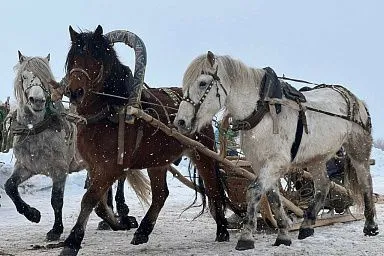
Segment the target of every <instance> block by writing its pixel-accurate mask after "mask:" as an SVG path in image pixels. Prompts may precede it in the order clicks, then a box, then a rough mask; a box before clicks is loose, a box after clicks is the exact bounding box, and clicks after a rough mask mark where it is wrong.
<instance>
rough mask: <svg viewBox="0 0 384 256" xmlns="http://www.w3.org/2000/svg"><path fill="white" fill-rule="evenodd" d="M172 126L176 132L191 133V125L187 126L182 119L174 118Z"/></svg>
mask: <svg viewBox="0 0 384 256" xmlns="http://www.w3.org/2000/svg"><path fill="white" fill-rule="evenodd" d="M173 124H174V125H175V126H176V128H177V130H178V131H179V132H180V133H182V134H190V133H191V132H192V125H191V124H188V123H187V122H186V121H185V120H184V119H182V118H176V119H175V121H174V122H173Z"/></svg>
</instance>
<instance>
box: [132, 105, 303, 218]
mask: <svg viewBox="0 0 384 256" xmlns="http://www.w3.org/2000/svg"><path fill="white" fill-rule="evenodd" d="M127 113H128V114H130V115H134V116H136V117H138V118H140V119H142V120H144V121H146V122H147V123H149V124H150V125H152V126H154V127H156V128H159V129H160V130H162V131H163V132H164V133H165V134H167V135H168V136H171V137H174V138H175V139H177V140H178V141H179V142H180V143H182V144H184V145H186V146H188V147H190V148H193V149H196V150H198V151H199V152H201V153H203V154H205V155H207V156H209V157H211V158H214V159H215V160H217V161H219V162H221V163H223V164H224V165H225V166H228V167H229V168H231V169H232V170H233V171H235V172H236V173H237V174H238V175H241V176H243V177H245V178H247V179H249V180H252V181H253V180H255V179H256V175H255V174H253V173H251V172H249V171H247V170H246V169H244V168H241V167H240V166H236V165H234V164H233V163H232V162H231V161H229V160H228V159H226V158H225V157H223V156H220V155H219V154H217V153H216V152H214V151H212V150H209V149H208V148H207V147H206V146H204V145H203V144H201V143H200V142H198V141H195V140H193V139H191V138H189V137H187V136H185V135H183V134H181V133H179V132H178V131H177V130H176V129H175V128H170V127H168V126H167V125H165V124H164V123H162V122H160V121H159V120H157V119H156V118H154V117H153V116H150V115H148V114H147V113H145V112H144V111H142V110H141V109H138V108H134V107H132V106H128V107H127ZM280 198H281V200H282V202H283V203H284V205H285V207H287V208H288V209H289V210H291V211H292V212H294V213H295V214H296V215H297V216H299V217H302V216H303V215H304V212H303V210H301V209H300V208H299V207H297V206H296V205H295V204H294V203H292V202H291V201H289V200H288V199H287V198H285V197H284V196H283V195H280Z"/></svg>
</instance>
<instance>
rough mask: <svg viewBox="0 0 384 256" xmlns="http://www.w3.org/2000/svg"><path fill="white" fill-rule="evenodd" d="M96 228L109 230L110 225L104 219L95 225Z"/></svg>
mask: <svg viewBox="0 0 384 256" xmlns="http://www.w3.org/2000/svg"><path fill="white" fill-rule="evenodd" d="M97 230H111V226H109V224H108V223H107V222H106V221H104V220H102V221H100V222H99V224H98V225H97Z"/></svg>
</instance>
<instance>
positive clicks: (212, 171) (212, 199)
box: [191, 155, 229, 242]
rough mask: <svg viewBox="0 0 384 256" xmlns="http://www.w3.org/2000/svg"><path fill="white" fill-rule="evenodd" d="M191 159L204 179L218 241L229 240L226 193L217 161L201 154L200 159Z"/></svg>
mask: <svg viewBox="0 0 384 256" xmlns="http://www.w3.org/2000/svg"><path fill="white" fill-rule="evenodd" d="M191 159H192V161H193V162H194V163H195V164H196V167H197V170H198V172H199V176H200V177H201V178H202V179H203V181H204V185H205V193H206V194H207V197H208V200H209V206H210V207H209V208H210V211H211V214H212V216H213V218H214V219H215V221H216V226H217V229H216V241H218V242H225V241H229V232H228V229H227V228H228V222H227V219H226V218H225V194H224V188H223V185H222V183H221V181H220V179H219V177H218V173H217V172H218V168H217V166H216V164H217V163H216V162H214V161H213V160H212V159H211V158H209V157H208V156H205V155H199V159H198V160H197V158H195V157H191Z"/></svg>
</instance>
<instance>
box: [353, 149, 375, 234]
mask: <svg viewBox="0 0 384 256" xmlns="http://www.w3.org/2000/svg"><path fill="white" fill-rule="evenodd" d="M367 159H369V157H368V158H367ZM350 160H351V165H352V166H351V167H352V168H353V169H354V170H355V172H356V175H357V180H358V184H359V185H360V188H361V191H362V194H363V201H364V216H365V224H364V229H363V232H364V235H366V236H375V235H377V234H379V227H378V225H377V223H376V222H375V215H376V209H375V203H374V201H373V186H372V177H371V173H370V171H369V163H368V161H364V163H362V162H361V161H356V160H355V159H354V158H351V157H350Z"/></svg>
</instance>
